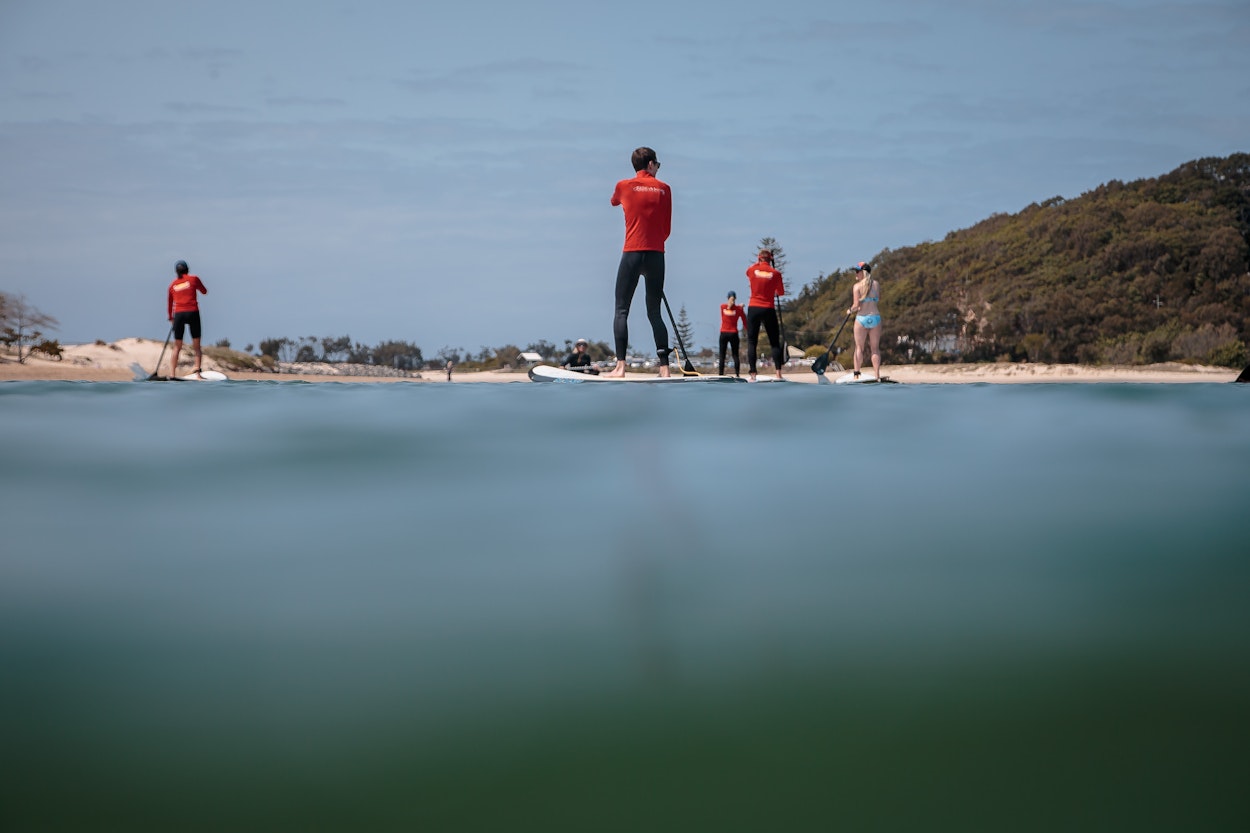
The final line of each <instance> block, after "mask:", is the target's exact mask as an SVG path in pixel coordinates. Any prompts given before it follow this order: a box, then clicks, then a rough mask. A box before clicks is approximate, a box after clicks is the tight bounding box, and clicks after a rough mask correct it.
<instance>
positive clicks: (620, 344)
mask: <svg viewBox="0 0 1250 833" xmlns="http://www.w3.org/2000/svg"><path fill="white" fill-rule="evenodd" d="M643 275H645V276H646V278H647V283H646V287H647V320H648V321H650V322H651V333H652V335H653V336H654V337H655V350H656V353H657V355H659V357H660V358H662V359H663V358H666V357H667V356H668V328H667V327H665V326H664V314H663V312H662V311H661V309H660V304H661V303H663V300H664V252H622V253H621V265H620V266H619V267H617V270H616V317H615V318H614V319H613V321H612V335H613V337H614V338H615V339H616V358H617V360H618V361H625V354H626V352H628V350H629V307H630V304H632V303H633V302H634V292H635V290H637V289H638V278H639V277H640V276H643Z"/></svg>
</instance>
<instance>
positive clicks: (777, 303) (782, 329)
mask: <svg viewBox="0 0 1250 833" xmlns="http://www.w3.org/2000/svg"><path fill="white" fill-rule="evenodd" d="M773 309H775V310H777V331H778V332H779V333H781V362H782V364H785V363H786V362H787V361H789V360H790V356H789V355H788V353H787V351H786V325H785V324H782V323H781V296H780V295H774V296H773ZM777 372H778V373H780V372H781V368H780V367H779V368H777Z"/></svg>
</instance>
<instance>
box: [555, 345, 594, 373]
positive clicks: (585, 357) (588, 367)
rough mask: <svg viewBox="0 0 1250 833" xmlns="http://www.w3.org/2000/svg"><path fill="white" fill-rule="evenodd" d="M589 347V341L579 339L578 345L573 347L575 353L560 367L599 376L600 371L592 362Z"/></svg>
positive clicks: (570, 354)
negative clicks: (588, 351)
mask: <svg viewBox="0 0 1250 833" xmlns="http://www.w3.org/2000/svg"><path fill="white" fill-rule="evenodd" d="M589 347H590V342H589V341H587V340H586V339H584V338H579V339H578V340H577V344H575V345H573V352H572V353H569V355H568V356H567V357H566V358H565V359H564V362H563V363H562V364H561V365H560V367H566V368H568V369H569V370H574V371H577V372H578V373H589V374H591V375H592V376H598V375H599V370H598V368H596V367H595V365H594V363H593V362H592V361H591V360H590V354H589V353H587V352H586V350H587V349H588V348H589Z"/></svg>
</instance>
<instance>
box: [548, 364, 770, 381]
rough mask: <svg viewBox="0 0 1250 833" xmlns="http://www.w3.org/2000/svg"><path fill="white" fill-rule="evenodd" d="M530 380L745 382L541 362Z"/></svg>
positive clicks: (713, 377)
mask: <svg viewBox="0 0 1250 833" xmlns="http://www.w3.org/2000/svg"><path fill="white" fill-rule="evenodd" d="M529 376H530V380H531V381H534V382H559V383H564V384H583V383H587V382H590V383H595V382H604V383H610V382H628V383H630V384H636V385H637V384H649V383H656V384H660V383H663V384H681V383H687V382H745V381H746V379H743V378H739V377H737V376H683V375H682V374H681V371H679V370H674V371H673V375H672V376H652V375H651V374H648V373H626V374H625V377H624V378H619V377H609V376H603V375H599V376H595V375H594V374H593V373H579V372H577V371H576V370H566V369H564V368H563V367H552V366H551V365H546V364H540V365H535V366H534V367H531V368H530V371H529Z"/></svg>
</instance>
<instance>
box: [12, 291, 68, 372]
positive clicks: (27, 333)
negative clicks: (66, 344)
mask: <svg viewBox="0 0 1250 833" xmlns="http://www.w3.org/2000/svg"><path fill="white" fill-rule="evenodd" d="M59 326H60V322H58V321H57V320H56V319H55V318H53V317H52V316H51V315H47V314H45V313H42V312H40V311H39V310H38V309H36V308H35V307H33V306H31V305H30V304H29V303H27V301H26V296H25V295H16V296H15V295H6V294H4V293H3V292H0V341H2V342H4V343H5V344H7V345H9V346H10V347H13V346H16V347H17V361H18V364H25V363H26V359H27V357H28V356H29V355H30V350H27V349H25V348H27V347H31V348H32V349H33V348H34V347H36V346H39V345H47V346H48V348H49V349H48V350H44V352H49V355H52V354H53V352H55V354H57V355H59V353H60V350H59V345H57V344H56V342H48V341H45V339H44V337H43V331H42V330H41V329H40V328H41V327H51V328H52V329H54V330H55V329H56V328H57V327H59ZM40 349H43V347H40ZM50 351H51V352H50Z"/></svg>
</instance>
